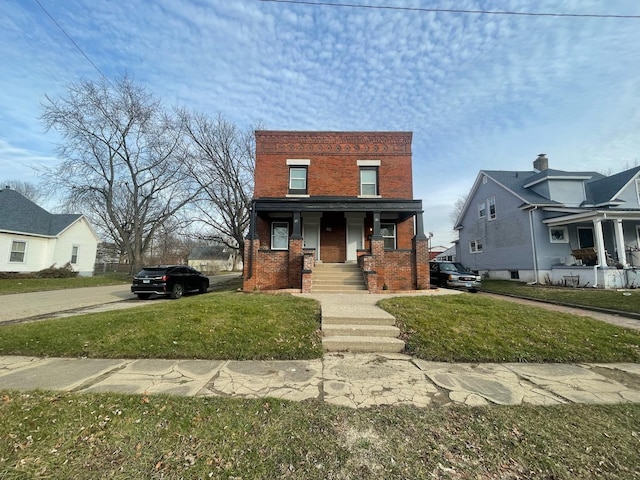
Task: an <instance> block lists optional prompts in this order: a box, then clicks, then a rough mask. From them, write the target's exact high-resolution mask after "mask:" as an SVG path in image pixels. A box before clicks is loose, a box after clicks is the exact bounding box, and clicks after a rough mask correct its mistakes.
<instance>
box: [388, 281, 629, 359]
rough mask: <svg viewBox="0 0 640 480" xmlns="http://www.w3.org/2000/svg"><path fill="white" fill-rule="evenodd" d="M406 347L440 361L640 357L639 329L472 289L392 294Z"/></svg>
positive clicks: (392, 306)
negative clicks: (451, 292) (438, 293)
mask: <svg viewBox="0 0 640 480" xmlns="http://www.w3.org/2000/svg"><path fill="white" fill-rule="evenodd" d="M380 306H381V307H382V308H384V309H385V310H387V311H388V312H389V313H391V315H393V316H395V317H396V319H397V321H398V323H399V325H400V327H401V329H402V330H403V332H404V334H405V340H406V343H407V352H408V353H410V354H411V355H415V356H416V357H418V358H422V359H426V360H434V361H446V362H567V363H572V362H640V332H639V331H635V330H630V329H623V328H620V327H616V326H613V325H609V324H607V323H604V322H600V321H597V320H593V319H590V318H586V317H578V316H575V315H569V314H565V313H559V312H554V311H550V310H547V309H543V308H535V307H530V306H525V305H520V304H516V303H512V302H506V301H501V300H494V299H491V298H487V297H482V296H479V295H475V294H470V293H463V294H460V295H447V296H415V297H396V298H389V299H385V300H382V301H381V302H380Z"/></svg>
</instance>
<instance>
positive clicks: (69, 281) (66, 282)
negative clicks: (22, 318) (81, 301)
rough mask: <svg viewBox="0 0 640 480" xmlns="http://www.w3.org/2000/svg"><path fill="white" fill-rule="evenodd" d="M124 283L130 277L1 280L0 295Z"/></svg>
mask: <svg viewBox="0 0 640 480" xmlns="http://www.w3.org/2000/svg"><path fill="white" fill-rule="evenodd" d="M124 283H131V277H129V276H128V275H107V276H99V277H98V276H96V277H72V278H19V279H6V278H3V279H0V295H9V294H12V293H29V292H43V291H46V290H63V289H67V288H83V287H106V286H108V285H120V284H124Z"/></svg>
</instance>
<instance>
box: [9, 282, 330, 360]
mask: <svg viewBox="0 0 640 480" xmlns="http://www.w3.org/2000/svg"><path fill="white" fill-rule="evenodd" d="M319 322H320V308H319V305H318V303H317V302H316V301H314V300H311V299H304V298H297V297H293V296H291V295H260V294H242V293H235V292H220V293H209V294H206V295H197V296H188V297H183V298H181V299H180V300H177V301H161V302H158V303H157V304H156V305H151V306H145V307H136V308H131V309H125V310H116V311H110V312H104V313H94V314H87V315H82V316H77V317H67V318H60V319H55V320H45V321H40V322H35V323H26V324H18V325H7V326H0V354H1V355H35V356H62V357H93V358H201V359H224V360H226V359H237V360H242V359H282V360H287V359H306V358H319V357H321V356H322V344H321V338H320V335H319V329H320V323H319Z"/></svg>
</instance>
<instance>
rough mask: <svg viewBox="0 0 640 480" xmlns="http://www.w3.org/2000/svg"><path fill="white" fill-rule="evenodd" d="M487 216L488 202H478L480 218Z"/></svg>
mask: <svg viewBox="0 0 640 480" xmlns="http://www.w3.org/2000/svg"><path fill="white" fill-rule="evenodd" d="M486 216H487V204H486V203H484V202H482V203H479V204H478V218H484V217H486Z"/></svg>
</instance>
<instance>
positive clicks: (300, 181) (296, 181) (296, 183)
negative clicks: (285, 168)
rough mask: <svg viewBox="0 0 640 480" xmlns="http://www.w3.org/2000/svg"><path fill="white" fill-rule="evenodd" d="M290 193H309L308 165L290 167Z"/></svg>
mask: <svg viewBox="0 0 640 480" xmlns="http://www.w3.org/2000/svg"><path fill="white" fill-rule="evenodd" d="M289 193H292V194H306V193H307V167H305V166H295V167H289Z"/></svg>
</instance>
